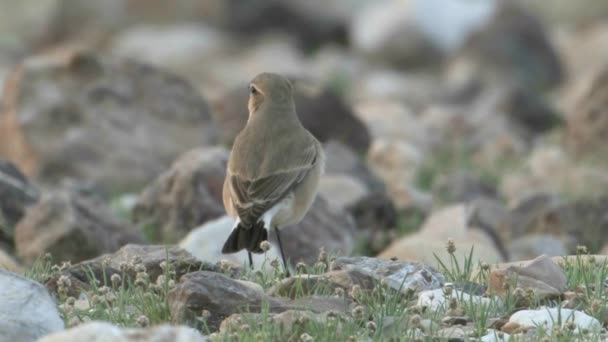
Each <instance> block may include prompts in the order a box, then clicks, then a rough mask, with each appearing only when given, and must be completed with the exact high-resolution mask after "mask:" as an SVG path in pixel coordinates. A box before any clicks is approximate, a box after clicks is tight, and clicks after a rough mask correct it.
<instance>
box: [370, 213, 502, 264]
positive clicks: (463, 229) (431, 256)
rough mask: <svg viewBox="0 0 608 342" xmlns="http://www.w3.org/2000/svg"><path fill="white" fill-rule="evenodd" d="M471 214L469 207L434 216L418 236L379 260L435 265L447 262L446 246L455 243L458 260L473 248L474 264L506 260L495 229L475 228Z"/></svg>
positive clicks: (406, 239) (408, 238)
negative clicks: (448, 242)
mask: <svg viewBox="0 0 608 342" xmlns="http://www.w3.org/2000/svg"><path fill="white" fill-rule="evenodd" d="M471 222H475V221H471V210H470V208H467V207H466V206H465V205H462V204H459V205H452V206H449V207H446V208H444V209H441V210H439V211H437V212H435V213H432V214H431V215H430V216H429V217H428V218H427V219H426V221H425V222H424V224H423V225H422V228H420V230H419V231H418V232H417V233H414V234H411V235H407V236H405V237H403V238H401V239H400V240H397V241H395V242H393V243H392V244H391V245H390V246H389V247H388V248H387V249H385V250H384V251H383V252H382V253H380V255H379V257H380V258H384V259H389V258H392V257H396V258H398V259H400V260H417V261H420V262H424V263H428V264H435V263H436V262H437V259H436V258H435V256H437V257H439V258H440V259H441V260H444V261H445V260H446V258H448V257H449V255H448V254H447V252H446V242H447V241H448V240H449V239H451V240H452V241H453V243H454V245H455V246H456V251H455V254H454V255H455V256H456V258H457V259H458V260H464V258H465V257H468V256H469V253H470V252H471V248H473V260H472V262H473V264H477V262H478V261H484V262H487V263H490V264H491V263H495V262H500V261H501V260H504V258H505V256H504V255H501V252H500V250H501V249H502V247H501V246H502V242H501V240H500V238H499V237H498V235H497V234H496V232H494V231H493V227H491V226H484V225H479V226H474V225H471Z"/></svg>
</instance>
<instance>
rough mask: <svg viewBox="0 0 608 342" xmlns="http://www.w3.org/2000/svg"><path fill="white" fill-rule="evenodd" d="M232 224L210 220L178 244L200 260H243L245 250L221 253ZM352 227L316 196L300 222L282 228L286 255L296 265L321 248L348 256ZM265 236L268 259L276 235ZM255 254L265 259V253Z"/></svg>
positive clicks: (312, 257) (312, 259)
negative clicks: (268, 241)
mask: <svg viewBox="0 0 608 342" xmlns="http://www.w3.org/2000/svg"><path fill="white" fill-rule="evenodd" d="M233 226H234V220H233V219H231V218H228V217H225V218H220V219H217V220H214V221H211V222H209V223H207V224H204V225H203V226H201V227H198V228H196V229H195V230H193V231H192V232H191V233H190V234H189V235H188V236H186V238H184V240H182V242H180V246H182V247H183V248H185V249H186V250H188V251H191V252H192V253H193V254H194V256H196V257H197V258H198V259H199V260H205V261H209V262H217V261H220V260H222V259H227V260H233V261H236V262H238V263H245V262H246V261H247V253H246V252H244V251H241V252H239V253H236V254H226V255H225V254H222V253H221V248H222V246H223V244H224V242H225V241H226V239H227V238H228V235H230V232H231V231H232V228H233ZM355 230H356V227H355V224H354V220H353V218H352V217H351V216H350V215H349V214H348V213H346V212H345V211H343V210H341V209H339V208H332V207H331V206H330V205H329V204H328V203H327V201H326V200H325V199H323V198H322V197H321V196H317V198H316V199H315V200H314V202H313V204H312V207H311V208H310V210H309V211H308V213H307V214H306V216H304V219H303V220H302V221H301V222H300V223H298V224H296V225H293V226H288V227H285V228H283V229H281V241H282V242H283V248H284V250H285V257H286V258H287V259H289V261H290V263H291V264H292V265H295V264H296V263H297V262H299V261H302V262H305V263H307V264H314V262H315V261H316V260H317V256H318V255H319V251H320V250H321V249H322V248H323V249H324V250H325V251H326V252H327V253H329V254H332V255H336V254H337V255H349V254H350V253H351V252H352V250H353V248H354V245H355V237H354V235H355V233H356V232H355ZM268 236H269V239H270V242H271V244H272V245H273V247H272V248H271V249H270V251H269V252H268V253H269V254H268V257H269V258H270V257H272V256H274V255H278V253H276V251H275V249H276V248H275V247H274V246H276V234H274V232H269V234H268ZM254 257H255V258H257V260H261V261H263V260H264V255H259V256H254ZM257 260H254V261H257Z"/></svg>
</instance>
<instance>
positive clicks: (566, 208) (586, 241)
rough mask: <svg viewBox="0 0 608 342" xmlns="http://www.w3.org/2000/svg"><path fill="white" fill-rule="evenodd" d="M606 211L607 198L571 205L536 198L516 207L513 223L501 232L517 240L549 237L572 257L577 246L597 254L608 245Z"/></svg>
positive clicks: (590, 199) (580, 201) (581, 201)
mask: <svg viewBox="0 0 608 342" xmlns="http://www.w3.org/2000/svg"><path fill="white" fill-rule="evenodd" d="M607 210H608V197H606V196H603V197H588V198H583V199H579V200H575V201H570V202H564V201H559V200H557V199H555V198H551V197H546V196H544V197H543V196H540V197H538V196H537V197H532V198H531V199H528V200H526V201H523V202H522V204H520V205H519V206H518V207H516V208H515V209H514V210H513V211H512V214H511V221H510V222H508V223H507V224H506V226H505V227H503V228H502V229H503V230H509V231H510V232H511V234H513V235H512V236H516V237H523V236H530V235H536V234H544V235H550V236H553V237H555V238H557V239H559V240H560V241H562V243H563V244H564V246H565V247H566V248H567V250H568V252H569V253H574V252H575V251H576V246H578V245H582V246H586V247H587V248H588V249H589V251H590V252H591V253H594V252H597V251H599V250H600V249H601V248H602V246H603V245H604V243H606V241H607V239H606V237H605V236H606V235H605V234H604V233H603V232H604V231H605V229H608V216H607V215H606V211H607Z"/></svg>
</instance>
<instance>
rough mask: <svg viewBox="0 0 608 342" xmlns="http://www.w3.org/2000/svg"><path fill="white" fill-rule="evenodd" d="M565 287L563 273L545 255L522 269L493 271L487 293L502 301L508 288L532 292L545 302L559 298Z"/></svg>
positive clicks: (506, 294)
mask: <svg viewBox="0 0 608 342" xmlns="http://www.w3.org/2000/svg"><path fill="white" fill-rule="evenodd" d="M507 285H508V286H507ZM567 286H568V280H567V279H566V274H565V273H564V271H563V270H562V269H561V268H560V267H559V266H558V265H557V264H556V263H555V262H553V261H552V260H551V259H549V258H548V257H547V256H545V255H541V256H539V257H538V258H536V259H534V260H532V261H530V262H529V263H527V264H526V265H525V266H523V267H519V266H511V267H509V268H507V269H505V270H494V271H492V272H491V273H490V279H489V291H490V292H493V293H497V294H498V295H500V296H501V297H502V298H503V299H505V298H506V297H507V296H508V295H509V292H508V290H507V289H508V288H510V289H515V288H520V289H522V290H524V291H525V290H532V291H534V292H533V293H534V296H535V297H536V298H537V299H538V300H545V299H551V298H556V297H559V296H561V295H562V294H563V293H564V291H565V290H566V289H567Z"/></svg>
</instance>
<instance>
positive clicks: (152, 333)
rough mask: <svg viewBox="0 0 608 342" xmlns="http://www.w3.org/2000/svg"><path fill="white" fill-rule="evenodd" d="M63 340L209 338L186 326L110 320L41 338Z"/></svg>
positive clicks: (198, 341) (177, 341) (189, 341)
mask: <svg viewBox="0 0 608 342" xmlns="http://www.w3.org/2000/svg"><path fill="white" fill-rule="evenodd" d="M63 341H72V342H90V341H116V342H137V341H154V342H205V341H207V339H206V338H205V337H204V336H203V335H201V333H200V332H198V331H197V330H195V329H193V328H190V327H186V326H171V325H168V324H163V325H157V326H153V327H148V328H139V329H133V328H131V329H125V328H122V327H119V326H117V325H114V324H111V323H108V322H102V321H92V322H87V323H83V324H81V325H79V326H77V327H74V328H71V329H68V330H65V331H62V332H58V333H54V334H50V335H48V336H45V337H44V338H42V339H40V340H39V342H63Z"/></svg>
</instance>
